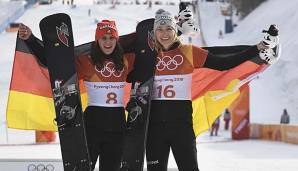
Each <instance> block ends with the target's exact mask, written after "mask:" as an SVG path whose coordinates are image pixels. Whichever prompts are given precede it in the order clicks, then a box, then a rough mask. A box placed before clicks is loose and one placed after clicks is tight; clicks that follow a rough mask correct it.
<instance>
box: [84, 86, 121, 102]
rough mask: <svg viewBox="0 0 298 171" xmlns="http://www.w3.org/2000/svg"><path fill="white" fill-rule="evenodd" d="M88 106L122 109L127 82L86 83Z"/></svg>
mask: <svg viewBox="0 0 298 171" xmlns="http://www.w3.org/2000/svg"><path fill="white" fill-rule="evenodd" d="M84 84H85V86H86V89H87V94H88V106H105V107H122V106H124V103H123V95H124V86H125V82H88V81H84Z"/></svg>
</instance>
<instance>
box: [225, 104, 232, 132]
mask: <svg viewBox="0 0 298 171" xmlns="http://www.w3.org/2000/svg"><path fill="white" fill-rule="evenodd" d="M230 120H231V113H230V112H229V110H228V109H226V110H225V111H224V121H225V130H229V127H230Z"/></svg>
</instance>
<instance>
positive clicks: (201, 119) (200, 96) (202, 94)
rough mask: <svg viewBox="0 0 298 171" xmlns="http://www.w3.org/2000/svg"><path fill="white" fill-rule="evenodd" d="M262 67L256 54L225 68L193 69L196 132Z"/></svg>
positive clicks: (222, 108) (235, 96) (204, 129)
mask: <svg viewBox="0 0 298 171" xmlns="http://www.w3.org/2000/svg"><path fill="white" fill-rule="evenodd" d="M265 68H267V65H265V64H263V62H262V61H261V60H260V59H259V58H258V57H256V58H254V59H252V60H249V61H246V62H244V63H242V64H240V65H238V66H237V67H235V68H233V69H230V70H226V71H217V70H212V69H207V68H200V69H196V70H195V72H194V73H193V80H192V100H193V128H194V132H195V135H196V136H198V135H199V134H200V133H202V132H203V131H206V130H208V129H209V128H210V127H211V125H212V123H213V122H214V121H215V120H216V118H217V117H218V116H220V115H221V113H222V112H223V111H224V110H225V109H226V108H227V107H229V106H230V105H231V103H232V102H233V101H235V100H236V99H237V97H238V96H239V95H240V92H241V91H242V89H241V88H242V86H244V85H246V84H248V83H249V82H250V81H251V80H253V79H254V78H256V77H257V76H258V75H259V74H260V73H261V72H262V71H263V70H264V69H265Z"/></svg>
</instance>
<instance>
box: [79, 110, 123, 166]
mask: <svg viewBox="0 0 298 171" xmlns="http://www.w3.org/2000/svg"><path fill="white" fill-rule="evenodd" d="M84 116H85V124H86V134H87V142H88V150H89V154H90V158H91V161H92V168H93V169H94V168H95V164H96V161H97V159H98V158H99V171H118V170H119V168H120V162H121V156H122V146H123V136H124V126H125V118H124V117H125V116H124V109H123V107H95V106H88V107H87V109H86V110H85V112H84Z"/></svg>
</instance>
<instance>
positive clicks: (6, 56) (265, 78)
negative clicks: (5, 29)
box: [0, 0, 298, 171]
mask: <svg viewBox="0 0 298 171" xmlns="http://www.w3.org/2000/svg"><path fill="white" fill-rule="evenodd" d="M75 2H77V8H75V9H71V8H70V7H69V6H66V5H64V6H62V5H61V1H58V2H56V1H55V2H54V4H52V5H43V6H37V7H34V8H31V9H29V10H27V11H26V12H25V14H24V15H23V16H22V17H21V18H19V19H18V22H23V23H25V24H27V25H28V26H30V27H31V28H32V30H33V32H34V34H35V35H37V37H40V33H39V28H38V23H39V21H40V20H41V19H42V18H43V17H45V16H47V15H49V14H53V13H57V12H64V13H67V14H69V15H70V16H71V18H72V22H73V23H72V24H73V32H74V40H75V44H76V45H78V44H82V43H85V42H89V41H91V40H93V39H94V30H95V28H96V23H95V22H94V20H95V19H97V20H102V19H115V20H116V21H117V24H118V29H119V32H120V34H126V33H130V32H132V31H133V30H134V28H135V26H136V23H137V22H138V21H140V20H142V19H145V18H149V17H153V16H154V13H155V11H156V10H157V9H159V8H165V9H167V10H169V11H171V12H172V13H173V14H177V12H178V6H153V9H152V10H149V9H147V6H142V5H141V6H128V5H123V6H117V7H116V9H110V5H100V6H98V5H92V2H93V0H81V1H78V0H77V1H75ZM297 2H298V0H292V1H289V2H287V3H286V4H284V3H283V1H278V0H269V1H267V2H266V3H264V4H263V5H262V6H261V7H259V8H258V9H257V10H256V11H255V12H253V13H252V14H251V15H249V16H248V17H247V18H246V19H245V20H244V21H242V22H241V23H239V26H238V27H237V28H236V32H235V33H234V34H230V35H225V38H224V39H218V38H217V34H218V28H221V27H223V22H224V21H223V18H222V17H220V16H219V12H218V11H216V10H218V9H219V8H218V7H216V6H214V4H209V3H202V4H201V5H200V8H201V16H202V22H203V24H202V25H203V31H204V36H205V38H206V39H207V43H208V45H210V46H211V45H220V44H246V43H251V44H254V43H257V42H258V41H259V40H260V39H261V36H262V35H261V33H260V31H261V30H262V29H264V28H267V26H268V25H269V24H270V23H277V24H278V25H280V29H281V35H282V37H281V42H282V43H283V44H284V48H283V51H284V53H285V52H287V53H285V54H284V55H283V56H282V59H281V60H280V61H279V63H277V64H276V65H274V66H273V67H272V68H271V69H269V70H268V71H266V72H265V73H264V74H263V75H262V76H261V77H260V79H258V80H255V81H254V83H252V84H251V85H252V97H251V98H252V102H251V109H252V110H251V117H252V121H253V122H261V123H266V122H267V121H270V123H273V122H274V123H278V119H279V117H280V113H281V108H283V107H284V106H285V107H287V108H289V113H290V115H291V117H292V121H293V119H294V122H295V121H296V123H298V121H297V120H298V119H297V117H296V119H295V116H294V115H295V114H296V113H295V112H296V111H297V108H295V105H296V107H297V104H298V102H297V103H296V104H295V103H294V102H295V100H296V101H297V98H296V99H295V94H297V90H296V89H295V87H294V86H295V85H297V84H298V83H297V80H298V79H297V74H296V73H295V71H296V70H295V68H294V65H295V64H296V63H297V60H295V58H294V57H295V56H294V55H295V54H294V47H295V46H297V43H296V42H295V41H294V39H295V34H294V33H295V28H296V27H294V26H295V25H296V26H297V24H298V22H297V21H298V20H297V19H298V17H297V15H298V12H296V10H294V9H295V8H294V7H295V6H296V7H297V6H298V3H297ZM277 7H279V10H276V8H277ZM88 9H91V11H92V12H91V14H92V16H91V17H89V16H88ZM271 10H274V13H273V12H272V11H271ZM290 14H291V15H290ZM283 15H285V16H283ZM282 16H283V17H282ZM258 17H260V18H261V19H259V18H258ZM284 18H286V19H287V20H291V21H292V22H290V23H288V24H284V23H283V22H286V21H287V20H286V19H284ZM295 19H296V20H295ZM208 21H209V22H208ZM295 21H296V22H295ZM292 23H295V25H293V24H292ZM221 24H222V25H221ZM283 35H284V36H283ZM15 38H16V33H1V34H0V45H1V47H2V50H1V58H0V66H1V67H0V73H1V78H2V79H1V80H0V144H6V143H8V144H23V143H27V144H28V143H34V132H33V131H19V130H13V129H8V130H7V131H8V135H9V136H6V135H7V134H6V128H5V112H6V111H5V109H6V103H7V95H8V89H9V82H10V77H11V69H12V62H13V53H14V47H15ZM288 41H290V42H288ZM295 43H296V45H295ZM288 48H289V49H288ZM289 52H292V53H289ZM290 54H293V55H292V56H291V55H290ZM290 69H291V71H290ZM292 69H293V70H292ZM295 80H296V81H295ZM283 81H285V82H283ZM290 83H291V84H290ZM295 83H297V84H295ZM262 85H265V86H262ZM290 85H291V86H293V87H291V86H290ZM286 88H288V89H289V90H286ZM289 92H291V93H289ZM264 93H267V94H266V96H267V97H268V99H265V97H263V96H265V95H264ZM286 93H288V94H287V96H286ZM258 94H259V96H256V95H258ZM258 99H260V100H258ZM269 105H271V106H269ZM287 105H288V106H287ZM260 106H262V107H260ZM292 106H294V107H292ZM296 115H297V114H296ZM229 137H230V133H229V132H224V131H221V132H220V134H219V136H218V137H209V133H208V132H207V133H205V134H202V135H201V136H200V137H199V138H198V143H197V148H198V161H199V166H200V169H201V170H202V171H217V170H221V171H254V170H255V171H259V170H262V171H263V170H264V171H267V170H268V171H269V170H270V171H296V170H298V166H297V162H298V155H297V154H298V148H297V145H290V144H285V143H279V142H267V141H257V140H249V141H231V139H230V138H229ZM28 158H33V159H61V154H60V147H59V144H50V145H19V146H11V145H10V146H9V145H0V159H28ZM176 167H177V166H176V164H175V161H174V158H173V157H172V156H171V157H170V159H169V168H176ZM1 169H2V168H0V170H1Z"/></svg>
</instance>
